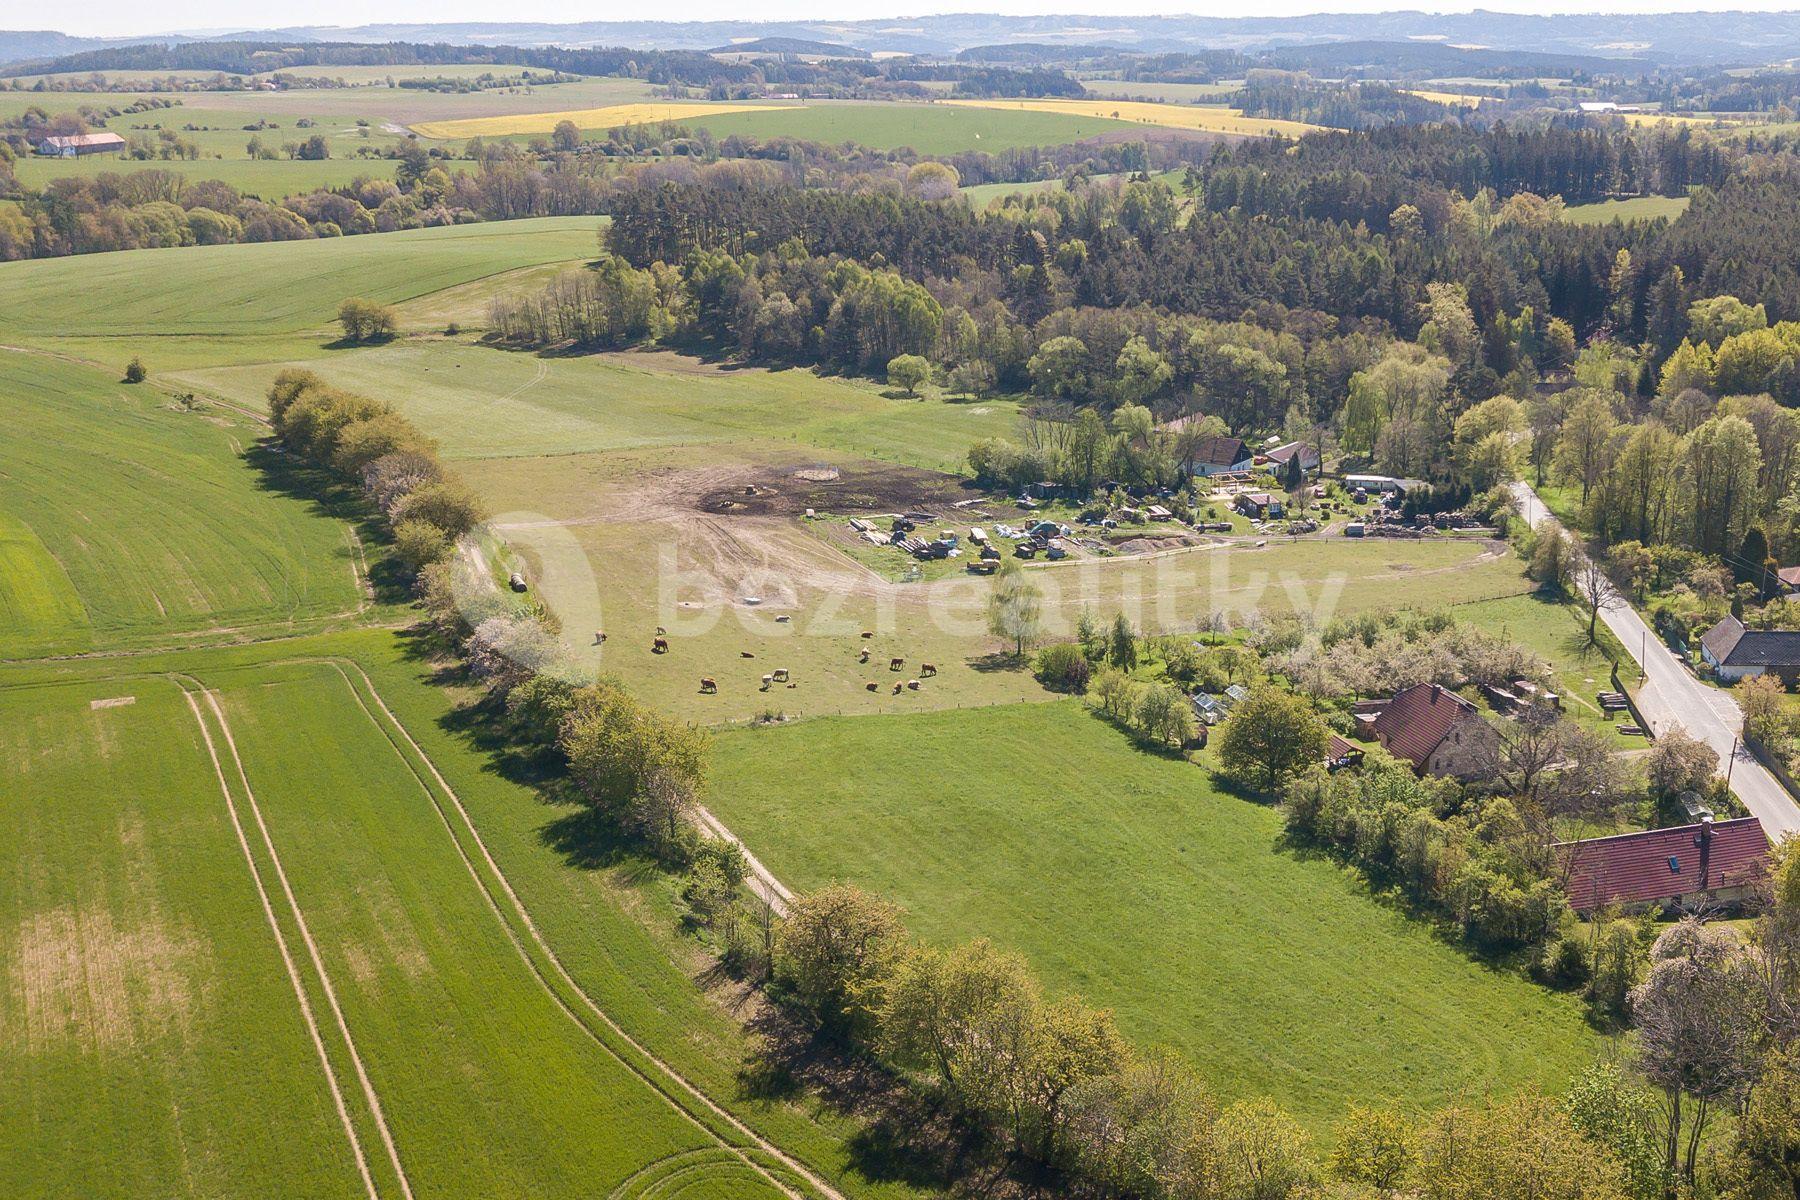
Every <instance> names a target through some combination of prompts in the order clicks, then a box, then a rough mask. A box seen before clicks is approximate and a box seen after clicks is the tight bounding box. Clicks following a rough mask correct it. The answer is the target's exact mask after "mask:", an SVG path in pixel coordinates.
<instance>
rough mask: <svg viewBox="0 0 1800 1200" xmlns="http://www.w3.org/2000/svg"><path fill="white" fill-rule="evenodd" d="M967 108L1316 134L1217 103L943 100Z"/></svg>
mask: <svg viewBox="0 0 1800 1200" xmlns="http://www.w3.org/2000/svg"><path fill="white" fill-rule="evenodd" d="M944 103H945V104H960V105H964V106H966V107H969V108H1000V109H1012V110H1013V111H1016V112H1042V113H1064V114H1066V115H1068V116H1075V117H1098V118H1101V119H1103V120H1114V121H1130V122H1132V123H1134V124H1138V125H1162V126H1166V127H1168V128H1170V129H1204V130H1207V131H1209V132H1212V133H1239V134H1245V135H1248V136H1252V137H1264V136H1267V135H1269V134H1286V135H1287V136H1289V137H1299V136H1300V135H1301V134H1306V133H1316V132H1318V129H1319V126H1317V125H1308V124H1307V123H1306V122H1304V121H1278V120H1276V119H1274V118H1273V117H1246V116H1245V115H1244V114H1243V113H1242V112H1240V111H1238V110H1237V109H1235V108H1225V107H1223V106H1221V105H1200V104H1152V103H1149V102H1147V101H1142V100H946V101H944Z"/></svg>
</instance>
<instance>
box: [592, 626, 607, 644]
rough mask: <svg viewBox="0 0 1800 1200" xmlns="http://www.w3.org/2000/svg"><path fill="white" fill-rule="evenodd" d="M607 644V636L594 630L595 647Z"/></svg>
mask: <svg viewBox="0 0 1800 1200" xmlns="http://www.w3.org/2000/svg"><path fill="white" fill-rule="evenodd" d="M605 643H606V635H605V634H604V633H601V632H600V631H599V630H598V629H596V630H594V645H596V646H601V645H605Z"/></svg>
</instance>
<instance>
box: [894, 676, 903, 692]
mask: <svg viewBox="0 0 1800 1200" xmlns="http://www.w3.org/2000/svg"><path fill="white" fill-rule="evenodd" d="M905 687H906V685H905V684H904V683H901V682H900V681H899V680H898V679H896V680H894V695H896V696H898V695H899V694H900V693H901V691H902V690H903V689H904V688H905Z"/></svg>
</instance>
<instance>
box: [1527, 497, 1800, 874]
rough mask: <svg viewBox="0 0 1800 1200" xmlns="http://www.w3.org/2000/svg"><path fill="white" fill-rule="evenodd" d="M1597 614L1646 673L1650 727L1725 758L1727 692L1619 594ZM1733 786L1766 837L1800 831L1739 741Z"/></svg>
mask: <svg viewBox="0 0 1800 1200" xmlns="http://www.w3.org/2000/svg"><path fill="white" fill-rule="evenodd" d="M1512 486H1513V496H1514V497H1515V498H1516V499H1517V500H1518V502H1519V511H1520V512H1521V513H1523V514H1524V517H1525V519H1526V520H1527V521H1529V522H1530V523H1531V525H1532V527H1533V528H1536V527H1537V526H1538V525H1540V524H1542V523H1544V522H1546V521H1548V522H1550V523H1552V524H1555V523H1556V518H1555V517H1553V516H1551V515H1550V510H1549V509H1548V508H1546V507H1545V506H1544V502H1543V501H1542V500H1539V499H1538V497H1537V493H1536V492H1534V491H1532V490H1531V487H1530V485H1528V484H1525V483H1515V484H1513V485H1512ZM1600 619H1601V620H1602V621H1605V622H1606V627H1607V628H1608V629H1610V630H1612V631H1613V634H1614V635H1615V636H1616V637H1618V639H1619V641H1620V643H1621V644H1622V645H1623V646H1624V647H1625V649H1626V650H1627V651H1628V652H1629V653H1630V655H1631V657H1632V658H1633V659H1636V660H1637V662H1638V666H1639V667H1641V668H1642V669H1643V670H1644V672H1645V674H1646V676H1647V679H1646V682H1645V683H1644V684H1643V686H1642V687H1641V688H1639V690H1638V693H1637V701H1638V709H1639V711H1640V712H1642V713H1643V715H1644V719H1645V720H1646V721H1649V722H1650V727H1651V729H1653V730H1655V731H1656V732H1657V733H1663V732H1666V731H1667V730H1669V729H1671V728H1673V727H1674V726H1677V725H1680V726H1682V727H1684V728H1685V729H1686V730H1687V731H1688V733H1690V734H1691V735H1693V736H1694V737H1697V738H1699V739H1700V740H1701V741H1703V742H1705V743H1706V744H1707V745H1709V746H1711V747H1712V748H1713V749H1714V750H1717V751H1718V752H1719V762H1720V763H1721V764H1724V763H1725V762H1727V760H1728V756H1729V755H1730V754H1731V753H1732V747H1733V746H1734V745H1736V743H1737V740H1738V734H1739V732H1740V731H1741V730H1742V728H1743V724H1744V715H1743V713H1742V711H1740V710H1739V708H1738V706H1737V701H1736V700H1733V699H1732V698H1731V694H1730V693H1729V692H1726V691H1724V690H1722V689H1720V688H1713V687H1708V686H1706V685H1705V684H1704V683H1701V682H1700V681H1699V680H1698V679H1696V678H1694V676H1693V675H1692V674H1691V673H1689V671H1688V669H1687V668H1686V667H1685V666H1683V665H1682V663H1681V661H1680V660H1679V659H1677V658H1676V657H1675V654H1674V652H1673V651H1672V650H1670V649H1669V648H1668V647H1667V646H1665V645H1663V643H1662V640H1661V639H1660V638H1658V637H1657V636H1656V634H1655V632H1654V631H1652V630H1651V628H1650V627H1649V626H1648V625H1647V624H1645V622H1644V619H1643V618H1642V617H1640V616H1638V614H1637V610H1636V609H1635V608H1633V607H1631V605H1630V604H1629V603H1628V602H1627V601H1626V600H1625V598H1624V597H1623V596H1620V595H1618V594H1617V593H1615V594H1614V603H1613V604H1612V605H1611V606H1610V607H1609V608H1607V609H1604V610H1602V612H1601V614H1600ZM1731 790H1732V791H1733V792H1735V793H1736V794H1737V797H1738V799H1739V800H1742V801H1743V802H1744V807H1745V808H1747V809H1749V810H1750V812H1751V813H1752V814H1753V815H1755V816H1757V817H1760V818H1761V819H1762V823H1763V830H1764V831H1765V832H1766V833H1767V834H1768V835H1769V840H1771V841H1779V840H1781V838H1782V837H1784V836H1791V835H1796V834H1800V804H1796V803H1795V802H1794V798H1793V797H1792V796H1790V795H1789V794H1788V791H1787V789H1786V788H1784V787H1782V786H1781V781H1780V780H1778V779H1776V778H1775V776H1774V775H1772V774H1770V773H1769V771H1768V769H1767V768H1765V767H1764V766H1763V765H1762V764H1761V763H1759V762H1757V761H1756V759H1755V757H1753V756H1752V755H1751V753H1750V752H1749V751H1748V750H1745V749H1744V748H1743V747H1742V746H1738V749H1737V757H1736V760H1735V761H1733V762H1731Z"/></svg>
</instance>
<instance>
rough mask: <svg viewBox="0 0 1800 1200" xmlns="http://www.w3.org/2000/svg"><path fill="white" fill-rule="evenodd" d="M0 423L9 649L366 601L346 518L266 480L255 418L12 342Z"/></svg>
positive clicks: (3, 368)
mask: <svg viewBox="0 0 1800 1200" xmlns="http://www.w3.org/2000/svg"><path fill="white" fill-rule="evenodd" d="M0 425H4V427H5V429H6V431H7V435H6V437H5V438H3V439H0V556H3V558H4V561H5V562H6V564H7V566H8V568H9V569H8V570H7V572H6V580H5V582H4V583H0V654H3V655H4V656H5V657H17V656H18V655H20V654H23V653H30V652H41V651H44V650H47V649H52V648H54V649H59V650H83V649H87V648H89V647H90V646H93V647H110V646H118V645H127V644H136V643H139V642H142V641H144V640H146V639H151V638H155V637H158V636H164V635H168V634H171V633H194V632H201V631H205V630H212V629H235V628H238V627H242V626H265V627H272V631H273V629H278V628H283V627H286V628H292V627H293V626H294V625H295V623H297V622H304V621H306V620H308V619H316V618H322V617H327V616H332V615H339V614H341V615H353V614H355V613H356V612H358V611H359V610H360V608H361V607H362V604H363V592H362V585H361V584H360V582H359V581H358V578H357V576H356V574H355V573H354V570H353V566H352V562H353V554H352V546H351V543H350V541H349V537H350V534H349V530H348V527H347V526H346V525H345V524H343V523H342V522H340V521H336V520H332V519H330V518H328V517H325V516H323V515H321V514H319V513H318V512H317V511H316V509H315V508H314V506H313V505H312V503H311V502H309V501H304V500H299V499H294V498H291V497H285V496H281V495H278V494H275V493H273V492H271V491H270V490H268V487H267V483H266V480H265V476H264V475H263V474H262V473H261V472H259V471H257V470H256V469H254V468H253V467H252V466H250V465H249V464H248V463H246V462H245V461H244V459H243V457H242V454H243V452H244V451H245V450H246V449H247V448H248V447H249V446H250V445H251V444H252V443H253V442H254V441H255V439H256V438H257V437H259V436H260V435H261V432H262V431H261V428H260V427H259V426H257V425H255V424H254V423H252V422H250V421H248V420H245V419H230V418H227V417H224V416H221V415H219V414H216V413H213V414H201V413H195V412H183V411H180V410H179V409H177V408H175V407H174V406H172V405H170V404H169V403H168V399H167V397H166V396H164V395H163V394H161V393H159V392H156V391H153V390H151V389H149V388H146V387H143V386H139V387H137V388H130V387H127V386H125V385H122V384H119V383H117V382H115V380H114V378H112V377H109V376H107V375H105V374H103V373H101V372H99V371H96V370H94V369H92V368H89V367H85V366H80V365H76V364H72V363H68V362H63V361H60V360H56V359H51V358H48V357H44V356H40V355H35V354H27V353H21V352H16V351H9V352H0Z"/></svg>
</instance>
